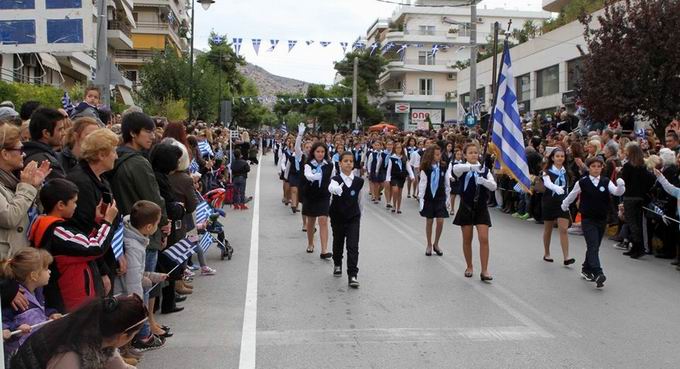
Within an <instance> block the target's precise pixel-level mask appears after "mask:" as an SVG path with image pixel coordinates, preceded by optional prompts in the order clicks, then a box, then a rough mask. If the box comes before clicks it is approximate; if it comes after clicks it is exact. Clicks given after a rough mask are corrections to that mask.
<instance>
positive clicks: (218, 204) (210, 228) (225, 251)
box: [199, 188, 234, 260]
mask: <svg viewBox="0 0 680 369" xmlns="http://www.w3.org/2000/svg"><path fill="white" fill-rule="evenodd" d="M226 192H227V191H226V190H225V189H223V188H216V189H214V190H211V191H208V192H207V193H206V194H205V195H203V196H202V197H203V199H204V200H205V201H206V202H207V203H208V205H210V208H211V212H210V216H209V217H208V221H207V224H206V227H205V230H204V231H203V233H205V232H208V233H211V234H213V235H215V236H216V237H217V240H216V241H217V247H219V248H220V250H221V251H222V253H221V256H220V259H221V260H224V258H227V260H231V257H232V255H233V254H234V248H233V247H232V246H231V244H230V243H229V240H227V239H226V235H225V233H224V228H223V227H222V223H220V221H219V218H220V217H225V216H226V214H225V212H224V210H222V206H223V205H224V201H225V196H226V195H225V193H226ZM199 233H200V232H199Z"/></svg>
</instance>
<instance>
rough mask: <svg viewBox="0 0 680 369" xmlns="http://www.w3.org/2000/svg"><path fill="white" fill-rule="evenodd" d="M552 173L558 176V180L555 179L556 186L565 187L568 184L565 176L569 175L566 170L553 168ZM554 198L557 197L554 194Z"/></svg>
mask: <svg viewBox="0 0 680 369" xmlns="http://www.w3.org/2000/svg"><path fill="white" fill-rule="evenodd" d="M550 172H551V173H552V174H554V175H556V176H557V178H556V179H555V185H556V186H560V187H564V186H565V185H566V184H567V180H566V178H565V174H566V173H567V170H566V169H564V168H562V169H557V168H555V167H552V168H551V169H550ZM553 196H557V194H556V193H554V192H553Z"/></svg>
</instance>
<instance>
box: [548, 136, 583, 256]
mask: <svg viewBox="0 0 680 369" xmlns="http://www.w3.org/2000/svg"><path fill="white" fill-rule="evenodd" d="M565 158H566V155H565V153H564V150H562V149H561V148H559V147H558V148H556V149H555V150H553V151H552V152H551V153H550V155H548V162H547V163H546V165H545V170H544V171H543V185H544V187H545V193H544V194H543V199H542V206H543V209H542V210H543V222H544V226H543V227H544V228H543V248H544V250H545V251H544V254H543V260H545V261H547V262H549V263H552V262H553V259H552V258H551V257H550V240H551V238H552V231H553V227H554V226H555V222H557V229H558V230H559V233H560V244H561V245H562V255H563V256H564V265H571V264H574V263H575V262H576V260H574V259H571V258H569V237H568V235H567V228H569V219H570V215H569V212H568V211H563V210H562V208H561V205H562V201H563V200H564V198H565V197H567V193H568V192H569V179H570V178H569V174H568V173H567V169H566V168H565V167H564V161H565Z"/></svg>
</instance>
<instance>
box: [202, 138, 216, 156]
mask: <svg viewBox="0 0 680 369" xmlns="http://www.w3.org/2000/svg"><path fill="white" fill-rule="evenodd" d="M198 151H199V152H200V153H201V156H206V155H207V156H215V153H213V151H212V147H210V143H209V142H208V141H198Z"/></svg>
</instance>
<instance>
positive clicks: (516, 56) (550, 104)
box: [458, 0, 604, 116]
mask: <svg viewBox="0 0 680 369" xmlns="http://www.w3.org/2000/svg"><path fill="white" fill-rule="evenodd" d="M567 3H568V1H564V0H552V1H548V0H544V1H543V5H544V9H546V10H555V9H558V10H559V9H561V8H562V7H563V6H564V5H565V4H567ZM603 12H604V11H603V10H600V11H597V12H595V13H594V14H593V19H594V20H593V24H592V25H593V26H596V22H597V21H596V19H597V16H598V15H601V14H602V13H603ZM583 31H584V26H583V25H582V24H581V23H580V22H579V21H573V22H571V23H569V24H566V25H564V26H562V27H559V28H557V29H555V30H553V31H551V32H548V33H545V34H542V35H540V36H537V37H536V38H534V39H532V40H529V41H527V42H525V43H523V44H521V45H517V46H515V47H513V48H511V49H510V57H511V58H512V69H513V73H514V76H515V89H516V94H517V100H518V108H519V110H520V113H535V114H541V115H543V116H545V115H546V114H549V113H554V112H555V111H556V110H557V109H558V108H560V107H561V106H565V107H566V108H567V109H569V110H573V109H574V108H575V103H576V92H575V90H576V89H577V86H578V82H579V78H580V76H581V65H582V60H583V59H582V56H583V53H584V52H587V50H588V48H587V45H586V41H585V39H584V37H583ZM492 69H493V63H492V61H491V59H488V60H484V61H482V62H480V63H478V64H477V89H478V91H481V92H482V93H481V94H478V95H479V96H480V97H483V98H484V104H485V106H486V108H487V109H488V108H489V107H490V106H491V103H492V100H493V95H492V94H491V85H492ZM469 91H470V69H469V68H467V69H465V70H462V71H460V72H459V73H458V94H459V103H461V104H462V103H465V101H463V99H464V98H465V96H467V95H468V94H469Z"/></svg>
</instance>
